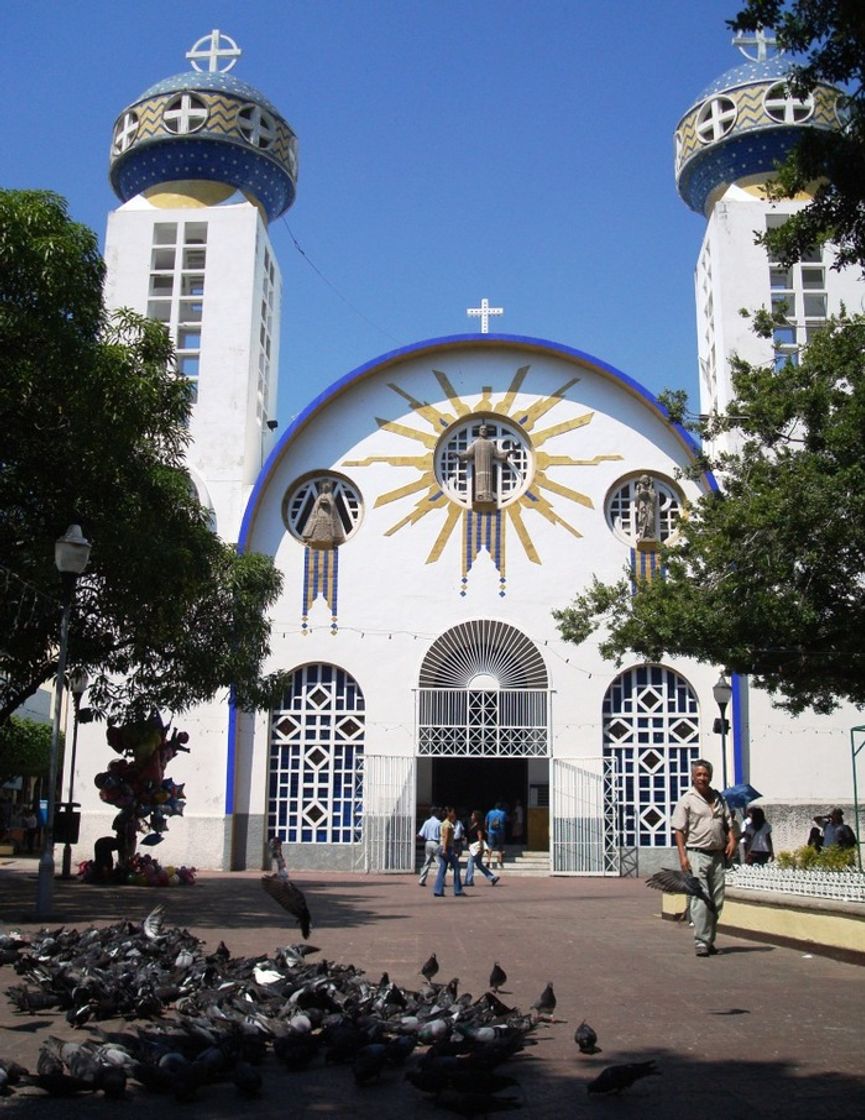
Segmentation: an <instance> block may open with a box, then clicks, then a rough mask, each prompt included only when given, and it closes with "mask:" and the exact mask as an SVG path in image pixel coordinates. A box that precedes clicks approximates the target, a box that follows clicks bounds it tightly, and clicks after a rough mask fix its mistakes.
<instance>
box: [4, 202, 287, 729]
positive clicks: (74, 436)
mask: <svg viewBox="0 0 865 1120" xmlns="http://www.w3.org/2000/svg"><path fill="white" fill-rule="evenodd" d="M103 271H104V270H103V264H102V260H101V258H100V256H99V252H98V247H97V243H96V238H95V237H94V235H93V234H92V233H91V232H90V231H89V230H87V229H86V228H85V227H83V226H81V225H78V224H76V223H75V222H73V221H71V220H70V218H69V216H68V213H67V209H66V204H65V202H64V201H63V200H62V199H60V198H59V197H57V196H56V195H53V194H50V193H45V192H35V191H0V431H2V432H3V440H2V448H0V583H2V586H3V590H4V594H3V595H2V597H0V634H2V638H0V723H2V722H3V720H5V719H7V718H8V717H9V715H10V713H11V712H12V711H14V709H15V708H16V707H17V706H18V705H19V704H20V703H21V702H22V701H23V700H24V699H25V698H26V697H27V696H29V695H31V694H32V693H33V692H34V691H35V690H36V689H37V688H38V687H39V685H41V684H42V683H43V682H44V681H46V680H48V679H49V678H50V677H51V676H52V675H53V673H54V672H55V671H56V654H57V649H56V646H57V637H58V632H59V617H60V606H61V604H60V599H61V585H60V580H59V576H58V573H57V571H56V568H55V566H54V541H55V540H56V539H57V537H59V536H60V535H62V533H63V532H64V531H65V529H66V527H67V526H68V525H69V524H72V523H78V524H80V525H81V526H82V528H83V530H84V533H85V535H86V536H87V537H88V538H89V539H90V540H91V542H92V543H93V551H92V554H91V559H90V563H89V565H88V568H87V570H86V571H85V573H84V575H83V576H82V577H81V578H80V579H79V580H78V587H77V592H76V597H75V612H74V615H73V622H72V628H71V638H70V647H69V664H70V665H72V666H81V667H83V668H86V669H87V670H88V671H89V672H90V674H91V676H92V677H93V678H94V683H93V684H92V686H91V690H90V694H89V703H90V705H91V706H92V707H95V708H96V709H98V710H100V711H101V712H102V713H103V714H105V715H107V716H110V717H111V718H113V719H117V720H122V719H124V718H131V717H135V716H136V715H138V716H140V715H144V714H147V712H148V711H150V710H151V709H152V708H154V707H155V708H157V709H167V710H170V711H172V712H177V711H181V710H183V709H184V708H186V707H188V706H190V705H191V704H194V703H197V702H200V701H203V700H205V699H207V698H209V697H211V696H212V695H213V694H214V693H215V692H217V691H218V690H219V689H223V688H224V689H226V690H227V689H228V687H229V686H233V687H234V689H235V692H236V696H237V699H238V701H239V702H240V703H241V704H244V705H255V704H258V703H263V702H264V701H265V698H266V696H267V695H268V694H269V692H268V682H267V681H264V680H263V679H262V678H261V664H262V661H263V659H264V658H265V657H266V656H267V654H268V652H269V625H268V622H267V620H266V617H265V614H266V609H267V607H268V605H269V604H270V603H272V602H273V601H274V599H275V598H276V596H277V594H278V592H279V587H280V577H279V574H278V573H277V572H276V571H275V569H274V567H273V565H272V562H271V561H270V560H269V558H266V557H262V556H257V555H249V556H238V555H237V554H236V552H235V550H234V549H233V548H231V547H230V546H228V545H226V544H224V543H223V542H222V541H221V540H220V539H219V538H218V537H217V536H216V534H215V533H214V532H213V531H212V530H211V529H210V527H209V523H208V516H207V513H206V511H205V510H204V509H203V508H202V507H201V505H200V503H199V501H198V499H197V497H196V496H195V495H194V492H193V488H192V485H191V482H190V479H189V477H188V475H187V473H186V471H185V469H184V465H183V455H184V450H185V448H186V445H187V443H188V439H189V435H188V421H189V414H190V395H189V388H188V385H187V383H186V382H185V380H184V379H182V378H179V377H177V375H176V372H175V366H174V356H173V351H172V346H171V342H170V340H169V338H168V335H167V333H166V331H165V329H164V327H162V326H161V325H159V324H157V323H154V322H152V321H150V320H147V319H144V318H142V317H140V316H138V315H135V314H133V313H132V312H129V311H124V312H120V313H118V314H116V315H114V316H108V315H106V313H105V310H104V307H103V302H102V280H103Z"/></svg>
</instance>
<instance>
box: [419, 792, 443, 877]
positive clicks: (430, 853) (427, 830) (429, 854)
mask: <svg viewBox="0 0 865 1120" xmlns="http://www.w3.org/2000/svg"><path fill="white" fill-rule="evenodd" d="M441 835H442V822H441V817H440V816H439V810H438V809H437V808H436V807H435V805H433V806H432V808H431V809H430V811H429V816H428V817H427V819H426V820H425V821H424V822H423V824H422V825H421V827H420V832H418V839H420V840H423V842H424V861H423V867H421V869H420V877H419V879H418V883H419V884H420V886H422V887H425V886H426V881H427V876H428V875H429V873H430V871H431V869H432V868H433V866H434V865H435V862H436V856H437V855H438V850H439V843H440V842H441Z"/></svg>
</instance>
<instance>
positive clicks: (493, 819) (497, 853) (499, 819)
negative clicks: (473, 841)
mask: <svg viewBox="0 0 865 1120" xmlns="http://www.w3.org/2000/svg"><path fill="white" fill-rule="evenodd" d="M506 821H507V815H506V813H505V809H504V806H503V805H502V803H501V801H497V802H496V804H495V807H494V808H492V809H490V811H489V812H488V813H487V816H486V820H485V822H484V823H485V825H486V829H487V847H488V848H489V849H490V852H491V855H490V866H491V867H492V866H493V863H494V861H495V859H496V858H498V861H499V867H503V866H504V862H505V823H506Z"/></svg>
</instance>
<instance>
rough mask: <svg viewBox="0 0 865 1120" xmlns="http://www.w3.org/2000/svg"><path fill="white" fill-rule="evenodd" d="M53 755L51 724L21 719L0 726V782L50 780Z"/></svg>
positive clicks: (13, 719)
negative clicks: (49, 766)
mask: <svg viewBox="0 0 865 1120" xmlns="http://www.w3.org/2000/svg"><path fill="white" fill-rule="evenodd" d="M61 747H62V736H61ZM50 755H51V724H49V723H37V722H36V720H33V719H22V718H20V717H19V716H12V718H11V719H9V720H7V721H6V723H3V724H0V782H8V781H9V779H10V778H17V777H24V778H47V777H48V762H49V758H50Z"/></svg>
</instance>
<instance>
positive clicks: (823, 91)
mask: <svg viewBox="0 0 865 1120" xmlns="http://www.w3.org/2000/svg"><path fill="white" fill-rule="evenodd" d="M733 42H734V44H735V45H736V46H737V47H738V48H739V50H740V51H741V52H742V54H743V55H744V56H745V58H746V59H747V60H748V61H747V62H745V63H743V64H742V65H741V66H736V67H734V68H733V69H732V70H728V71H727V72H726V73H724V74H722V75H721V77H720V78H717V79H716V80H715V81H714V82H712V84H711V85H710V86H708V87H707V88H706V89H705V90H703V92H702V93H701V94H700V96H699V97H698V98H697V100H696V101H695V102H694V104H693V105H692V106H691V108H690V109H688V111H687V113H685V115H684V116H683V117H682V119H681V120H680V121H679V125H678V127H677V129H676V186H677V188H678V191H679V194H680V195H681V196H682V198H683V199H684V201H685V202H686V203H687V204H688V206H690V208H691V209H692V210H696V211H697V213H699V214H705V215H707V216H708V214H709V212H710V211H711V209H712V206H713V205H714V204H715V202H716V201H717V200H718V199H719V198H720V197H721V195H722V194H723V193H724V191H725V190H726V189H727V188H728V187H729V186H730V185H731V184H733V183H735V184H737V185H738V186H740V187H744V188H748V187H751V188H757V187H759V186H760V185H762V184H764V183H765V182H766V180H767V179H768V178H770V177H771V176H772V175H773V173H774V171H775V168H776V165H777V164H778V163H779V162H781V161H783V160H784V159H785V157H786V156H787V154H788V153H789V152H790V150H791V148H792V147H793V146H794V145H795V144H796V142H797V141H798V140H799V138H800V137H801V135H802V129H803V128H820V129H825V130H828V131H833V130H837V129H840V128H842V127H843V123H844V122H843V95H842V94H841V92H840V90H838V89H835V88H834V87H832V86H829V85H819V86H817V87H816V89H815V90H814V91H813V93H811V94H810V95H809V96H808V97H807V98H805V99H804V100H803V99H800V98H797V97H794V96H793V95H792V94H791V93H790V91H789V90H788V87H787V76H788V74H789V72H790V68H791V63H790V61H789V59H787V58H786V57H785V56H784V55H783V53H781V52H779V51H778V50H777V46H776V44H775V40H774V38H772V37H771V36H770V35H769V34H767V33H766V32H765V31H758V32H757V33H756V34H755V35H753V36H745V35H737V36H736V38H735V39H734V40H733ZM752 52H753V53H752Z"/></svg>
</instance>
